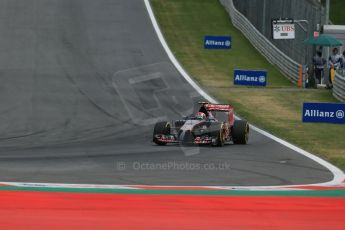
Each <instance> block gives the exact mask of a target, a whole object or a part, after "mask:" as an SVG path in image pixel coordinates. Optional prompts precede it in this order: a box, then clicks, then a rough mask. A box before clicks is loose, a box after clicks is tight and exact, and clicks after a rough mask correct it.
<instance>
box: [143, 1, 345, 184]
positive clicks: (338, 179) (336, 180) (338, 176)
mask: <svg viewBox="0 0 345 230" xmlns="http://www.w3.org/2000/svg"><path fill="white" fill-rule="evenodd" d="M144 1H145V6H146V9H147V11H148V14H149V16H150V19H151V22H152V25H153V27H154V29H155V31H156V34H157V36H158V39H159V41H160V42H161V44H162V46H163V48H164V50H165V52H166V53H167V55H168V57H169V59H170V61H171V62H172V63H173V64H174V66H175V67H176V69H177V70H178V72H179V73H180V74H181V75H182V76H183V77H184V78H185V79H186V81H187V82H188V83H189V84H190V85H191V86H192V87H193V88H194V89H195V90H196V91H197V92H198V93H199V94H200V95H201V96H202V97H204V98H205V99H206V100H207V101H209V102H211V103H217V100H215V99H214V98H213V97H211V96H210V95H208V94H207V93H206V92H205V91H204V90H203V89H202V88H201V87H200V86H199V85H198V84H197V83H196V82H195V81H194V80H193V79H192V78H191V77H190V76H189V75H188V73H187V72H186V71H185V70H184V69H183V67H182V66H181V65H180V63H179V62H178V61H177V60H176V58H175V56H174V55H173V53H172V52H171V50H170V48H169V46H168V44H167V43H166V41H165V39H164V36H163V34H162V32H161V30H160V28H159V25H158V23H157V20H156V18H155V15H154V13H153V11H152V8H151V5H150V2H149V0H144ZM237 118H238V117H237ZM250 126H251V128H252V129H253V130H255V131H257V132H258V133H260V134H262V135H264V136H266V137H268V138H270V139H272V140H274V141H276V142H278V143H280V144H282V145H284V146H286V147H288V148H290V149H292V150H294V151H295V152H298V153H300V154H301V155H303V156H305V157H308V158H310V159H312V160H314V161H316V162H317V163H319V164H320V165H322V166H324V167H326V168H327V169H328V170H329V171H331V172H332V173H333V176H334V177H333V180H331V181H328V182H324V183H319V184H308V185H323V186H334V185H339V184H341V183H342V182H343V181H344V180H345V175H344V173H343V172H342V171H341V170H340V169H339V168H337V167H336V166H334V165H332V164H330V163H329V162H327V161H325V160H323V159H321V158H320V157H317V156H315V155H313V154H311V153H309V152H307V151H305V150H303V149H301V148H299V147H297V146H295V145H293V144H290V143H288V142H287V141H284V140H282V139H280V138H279V137H276V136H274V135H272V134H270V133H268V132H266V131H264V130H262V129H259V128H257V127H255V126H254V125H250ZM254 187H260V188H262V186H254ZM264 187H266V188H273V187H277V186H264ZM278 187H282V186H278ZM284 187H286V186H284Z"/></svg>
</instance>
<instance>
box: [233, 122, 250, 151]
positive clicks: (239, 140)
mask: <svg viewBox="0 0 345 230" xmlns="http://www.w3.org/2000/svg"><path fill="white" fill-rule="evenodd" d="M248 137H249V124H248V122H247V121H245V120H235V122H234V125H233V127H232V140H233V142H234V144H240V145H245V144H247V143H248Z"/></svg>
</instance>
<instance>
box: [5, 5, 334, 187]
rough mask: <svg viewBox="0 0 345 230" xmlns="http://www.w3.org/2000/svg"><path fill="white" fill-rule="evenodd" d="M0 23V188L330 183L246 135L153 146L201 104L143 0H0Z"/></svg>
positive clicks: (275, 146) (306, 162) (274, 146)
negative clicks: (2, 184)
mask: <svg viewBox="0 0 345 230" xmlns="http://www.w3.org/2000/svg"><path fill="white" fill-rule="evenodd" d="M0 18H1V20H0V34H1V36H0V105H1V106H0V120H1V122H0V181H13V182H14V181H18V182H59V183H94V184H141V185H287V184H309V183H319V182H326V181H330V180H331V179H332V178H333V176H332V174H331V172H329V171H328V170H327V169H326V168H324V167H323V166H321V165H319V164H318V163H316V162H314V161H312V160H310V159H308V158H306V157H304V156H302V155H300V154H298V153H296V152H294V151H292V150H290V149H288V148H287V147H285V146H282V145H280V144H279V143H276V142H274V141H272V140H270V139H268V138H267V137H265V136H263V135H261V134H259V133H256V132H251V135H250V142H249V144H248V145H245V146H244V145H228V146H225V147H224V148H211V147H181V146H165V147H161V146H155V145H154V144H153V143H152V142H151V140H152V129H153V123H154V122H155V121H157V120H162V119H177V118H179V117H180V116H182V115H187V114H189V113H191V112H193V105H194V102H196V101H198V100H200V97H199V96H198V94H197V93H196V92H195V91H194V90H193V88H192V87H191V86H189V85H188V83H187V82H186V81H185V80H184V79H183V78H182V77H181V76H180V75H179V73H178V72H177V71H176V69H175V68H174V66H173V65H172V64H171V63H170V61H169V59H168V57H167V55H166V53H165V51H164V49H163V48H162V46H161V44H160V42H159V40H158V38H157V36H156V34H155V31H154V29H153V27H152V24H151V21H150V18H149V16H148V13H147V10H146V8H145V5H144V2H143V1H142V0H97V1H95V0H73V1H72V0H7V1H6V0H1V1H0ZM191 108H192V109H191Z"/></svg>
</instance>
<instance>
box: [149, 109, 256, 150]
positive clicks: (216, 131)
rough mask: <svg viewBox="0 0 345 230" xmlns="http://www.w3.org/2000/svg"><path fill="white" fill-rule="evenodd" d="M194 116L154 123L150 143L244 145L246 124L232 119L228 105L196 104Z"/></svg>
mask: <svg viewBox="0 0 345 230" xmlns="http://www.w3.org/2000/svg"><path fill="white" fill-rule="evenodd" d="M199 104H200V105H201V107H200V109H199V111H198V112H197V113H196V114H193V115H190V116H187V117H184V118H183V119H181V120H176V121H173V122H171V123H170V122H167V121H162V122H157V123H156V124H155V127H154V131H153V142H154V143H156V144H157V145H166V144H167V143H179V144H183V145H188V144H199V145H212V146H223V145H224V144H226V143H231V142H233V143H234V144H247V142H248V135H249V125H248V122H247V121H244V120H234V112H233V107H232V106H231V105H222V104H211V103H208V102H199Z"/></svg>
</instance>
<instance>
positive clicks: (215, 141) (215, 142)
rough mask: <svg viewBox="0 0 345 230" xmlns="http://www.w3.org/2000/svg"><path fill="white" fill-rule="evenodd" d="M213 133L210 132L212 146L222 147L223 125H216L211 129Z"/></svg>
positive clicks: (223, 139)
mask: <svg viewBox="0 0 345 230" xmlns="http://www.w3.org/2000/svg"><path fill="white" fill-rule="evenodd" d="M212 129H213V130H214V131H212V135H211V137H212V146H213V147H222V146H224V143H225V137H224V125H223V124H216V127H212Z"/></svg>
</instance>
